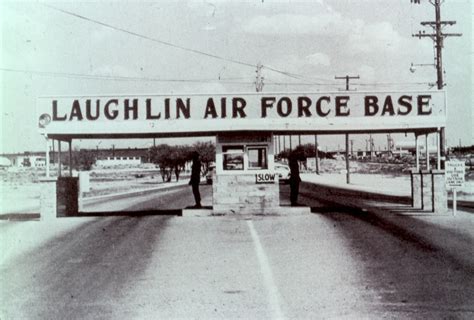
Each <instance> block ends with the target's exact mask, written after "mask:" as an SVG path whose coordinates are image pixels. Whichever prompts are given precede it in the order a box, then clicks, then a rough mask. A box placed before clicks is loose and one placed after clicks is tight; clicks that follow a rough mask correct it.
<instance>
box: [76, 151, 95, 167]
mask: <svg viewBox="0 0 474 320" xmlns="http://www.w3.org/2000/svg"><path fill="white" fill-rule="evenodd" d="M73 160H74V164H75V166H76V168H78V169H79V170H85V171H89V170H91V169H92V166H93V165H94V164H95V160H96V157H95V153H94V151H92V150H87V149H81V150H79V151H77V149H76V150H75V152H74V157H73Z"/></svg>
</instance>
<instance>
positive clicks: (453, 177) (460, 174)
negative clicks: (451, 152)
mask: <svg viewBox="0 0 474 320" xmlns="http://www.w3.org/2000/svg"><path fill="white" fill-rule="evenodd" d="M445 164H446V166H445V168H446V171H445V177H446V187H448V188H462V187H464V175H465V174H466V166H465V164H464V162H462V161H456V160H450V161H446V163H445Z"/></svg>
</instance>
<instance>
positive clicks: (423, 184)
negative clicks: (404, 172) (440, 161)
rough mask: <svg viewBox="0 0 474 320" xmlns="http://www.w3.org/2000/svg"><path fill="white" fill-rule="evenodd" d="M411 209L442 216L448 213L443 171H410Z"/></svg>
mask: <svg viewBox="0 0 474 320" xmlns="http://www.w3.org/2000/svg"><path fill="white" fill-rule="evenodd" d="M410 178H411V195H412V207H413V208H414V209H419V210H423V211H428V212H435V213H440V214H444V213H447V211H448V195H447V191H446V184H445V180H444V170H422V171H416V170H412V171H411V172H410Z"/></svg>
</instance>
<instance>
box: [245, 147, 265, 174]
mask: <svg viewBox="0 0 474 320" xmlns="http://www.w3.org/2000/svg"><path fill="white" fill-rule="evenodd" d="M248 156H249V169H256V170H258V169H268V163H267V148H266V147H250V148H248Z"/></svg>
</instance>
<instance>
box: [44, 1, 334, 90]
mask: <svg viewBox="0 0 474 320" xmlns="http://www.w3.org/2000/svg"><path fill="white" fill-rule="evenodd" d="M42 5H43V6H45V7H47V8H50V9H52V10H56V11H58V12H61V13H63V14H67V15H70V16H73V17H75V18H78V19H82V20H85V21H88V22H91V23H95V24H98V25H101V26H103V27H106V28H109V29H112V30H116V31H120V32H124V33H127V34H129V35H132V36H135V37H138V38H142V39H145V40H149V41H152V42H156V43H159V44H162V45H165V46H169V47H172V48H176V49H180V50H184V51H187V52H191V53H194V54H199V55H203V56H206V57H209V58H214V59H218V60H222V61H226V62H230V63H235V64H239V65H243V66H246V67H251V68H255V65H254V64H251V63H248V62H244V61H240V60H236V59H230V58H226V57H223V56H219V55H216V54H212V53H209V52H204V51H201V50H197V49H193V48H188V47H185V46H181V45H177V44H174V43H172V42H169V41H164V40H160V39H157V38H153V37H150V36H146V35H143V34H140V33H137V32H134V31H130V30H127V29H124V28H121V27H117V26H114V25H112V24H109V23H105V22H102V21H99V20H95V19H92V18H89V17H86V16H83V15H80V14H77V13H74V12H71V11H68V10H64V9H61V8H58V7H55V6H51V5H48V4H45V3H42ZM263 67H264V68H266V69H267V70H270V71H273V72H276V73H279V74H282V75H285V76H287V77H290V78H293V79H298V80H306V79H307V77H305V76H303V75H299V74H295V73H291V72H287V71H283V70H279V69H277V68H275V67H271V66H267V65H263ZM324 80H325V81H326V80H327V79H324Z"/></svg>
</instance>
